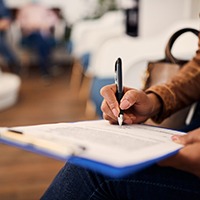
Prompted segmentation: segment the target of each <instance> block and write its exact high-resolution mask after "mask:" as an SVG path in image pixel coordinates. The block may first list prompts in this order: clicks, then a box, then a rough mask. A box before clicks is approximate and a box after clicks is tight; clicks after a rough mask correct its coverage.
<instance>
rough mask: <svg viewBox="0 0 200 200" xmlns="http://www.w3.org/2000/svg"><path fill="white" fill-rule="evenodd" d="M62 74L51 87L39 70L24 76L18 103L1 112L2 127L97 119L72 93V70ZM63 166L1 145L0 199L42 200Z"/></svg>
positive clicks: (0, 122)
mask: <svg viewBox="0 0 200 200" xmlns="http://www.w3.org/2000/svg"><path fill="white" fill-rule="evenodd" d="M59 71H60V73H59V75H56V76H54V77H53V78H52V80H51V81H50V83H49V84H47V83H46V82H44V80H43V79H41V77H40V75H39V72H38V71H37V70H36V71H34V70H33V72H32V71H31V73H30V74H29V75H28V76H22V85H21V89H20V93H19V99H18V102H17V103H16V104H15V105H14V106H12V107H10V108H9V109H6V110H3V111H0V126H18V125H32V124H43V123H55V122H71V121H79V120H88V119H93V117H92V116H91V117H90V116H88V115H87V117H86V116H85V105H86V102H85V100H84V99H80V98H77V95H76V91H74V92H73V93H71V92H70V90H69V80H70V74H71V69H70V67H68V68H60V69H59ZM29 72H30V71H29ZM86 90H87V88H86ZM63 165H64V163H63V162H60V161H56V160H53V159H50V158H47V157H43V156H40V155H36V154H33V153H30V152H26V151H22V150H20V149H17V148H14V147H9V146H6V145H3V144H0V200H37V199H39V198H40V196H41V195H42V194H43V192H44V191H45V189H46V188H47V187H48V185H49V184H50V183H51V181H52V179H53V177H54V176H55V175H56V174H57V172H58V171H59V169H60V168H61V167H62V166H63Z"/></svg>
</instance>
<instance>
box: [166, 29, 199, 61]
mask: <svg viewBox="0 0 200 200" xmlns="http://www.w3.org/2000/svg"><path fill="white" fill-rule="evenodd" d="M186 32H191V33H194V34H195V35H196V36H198V35H199V31H198V30H196V29H194V28H183V29H180V30H178V31H176V32H175V33H174V34H173V35H172V36H171V37H170V39H169V40H168V43H167V46H166V48H165V57H166V60H167V61H168V62H172V63H176V64H184V63H185V62H187V61H186V60H179V59H177V58H175V57H174V56H173V55H172V53H171V49H172V46H173V44H174V42H175V41H176V39H177V38H178V37H179V36H180V35H182V34H183V33H186Z"/></svg>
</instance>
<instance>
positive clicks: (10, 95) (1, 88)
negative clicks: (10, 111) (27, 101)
mask: <svg viewBox="0 0 200 200" xmlns="http://www.w3.org/2000/svg"><path fill="white" fill-rule="evenodd" d="M20 85H21V80H20V77H19V76H17V75H14V74H11V73H2V72H0V110H3V109H5V108H8V107H10V106H12V105H13V104H15V103H16V101H17V98H18V92H19V88H20Z"/></svg>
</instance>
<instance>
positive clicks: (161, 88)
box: [146, 34, 200, 122]
mask: <svg viewBox="0 0 200 200" xmlns="http://www.w3.org/2000/svg"><path fill="white" fill-rule="evenodd" d="M198 47H199V48H198V50H197V51H196V55H195V57H194V58H193V59H192V60H191V61H189V62H188V63H186V64H185V65H184V66H183V68H182V69H181V70H180V71H179V73H178V74H177V75H176V76H175V77H174V78H173V79H172V80H171V81H170V82H168V83H166V84H161V85H157V86H152V87H150V88H149V89H147V90H146V92H147V93H150V92H153V93H155V94H156V95H158V97H160V99H161V102H162V108H163V109H162V111H161V112H160V113H159V114H158V115H157V116H154V117H153V120H154V121H156V122H161V121H162V120H163V119H165V118H166V117H168V116H170V115H171V114H173V113H174V112H176V111H178V110H180V109H181V108H184V107H186V106H188V105H190V104H192V103H193V102H195V101H198V100H200V34H199V42H198Z"/></svg>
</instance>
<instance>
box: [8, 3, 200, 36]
mask: <svg viewBox="0 0 200 200" xmlns="http://www.w3.org/2000/svg"><path fill="white" fill-rule="evenodd" d="M31 1H34V0H5V2H6V3H7V4H8V5H9V6H11V7H20V6H22V5H24V4H26V3H28V2H31ZM35 1H39V2H41V3H44V4H46V5H47V6H50V7H51V6H58V7H61V8H62V10H63V14H64V16H65V18H66V19H67V21H68V22H69V23H70V24H71V23H74V22H75V21H77V20H79V19H80V18H82V17H83V16H85V15H86V14H88V13H92V12H93V11H94V9H95V8H96V3H97V0H35ZM125 1H127V2H128V1H130V0H118V3H119V4H120V2H121V4H123V3H122V2H125ZM140 5H141V7H140V12H141V16H140V28H139V31H140V33H141V35H145V34H146V35H149V34H154V32H156V31H157V29H158V27H160V28H164V27H165V26H166V25H169V24H170V23H172V22H173V21H175V20H178V19H187V18H191V17H193V18H195V17H197V16H198V13H199V12H200V0H140ZM149 24H151V27H150V25H149ZM152 30H154V31H153V32H152Z"/></svg>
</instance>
